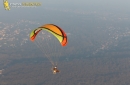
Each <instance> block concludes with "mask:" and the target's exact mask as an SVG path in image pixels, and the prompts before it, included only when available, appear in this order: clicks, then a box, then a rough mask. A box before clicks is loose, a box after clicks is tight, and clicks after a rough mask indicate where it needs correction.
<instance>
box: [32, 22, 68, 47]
mask: <svg viewBox="0 0 130 85" xmlns="http://www.w3.org/2000/svg"><path fill="white" fill-rule="evenodd" d="M41 30H46V31H48V32H50V33H51V34H53V35H54V36H55V37H56V38H57V39H58V40H59V42H60V43H61V45H62V46H66V44H67V36H66V34H65V32H64V31H63V30H62V29H61V28H60V27H58V26H57V25H54V24H45V25H43V26H41V27H38V28H37V29H35V30H33V31H32V32H31V34H30V40H31V41H34V40H35V38H36V36H37V34H38V33H39V32H40V31H41Z"/></svg>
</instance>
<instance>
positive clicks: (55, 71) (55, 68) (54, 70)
mask: <svg viewBox="0 0 130 85" xmlns="http://www.w3.org/2000/svg"><path fill="white" fill-rule="evenodd" d="M52 71H53V74H56V73H59V72H60V71H59V70H58V69H57V66H55V67H54V68H53V69H52Z"/></svg>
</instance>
